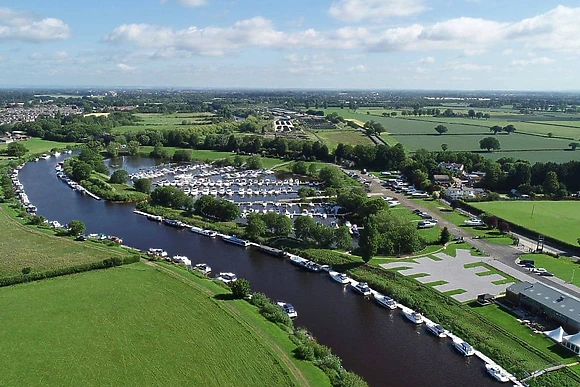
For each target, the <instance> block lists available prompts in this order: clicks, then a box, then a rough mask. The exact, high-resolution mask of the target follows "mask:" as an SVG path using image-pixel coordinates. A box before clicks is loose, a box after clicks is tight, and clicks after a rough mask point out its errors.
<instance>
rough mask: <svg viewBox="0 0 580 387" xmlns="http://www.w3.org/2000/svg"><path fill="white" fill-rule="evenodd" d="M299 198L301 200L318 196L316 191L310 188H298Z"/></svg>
mask: <svg viewBox="0 0 580 387" xmlns="http://www.w3.org/2000/svg"><path fill="white" fill-rule="evenodd" d="M298 196H299V197H300V198H301V199H304V198H309V197H312V196H316V190H315V189H314V188H310V187H300V188H298Z"/></svg>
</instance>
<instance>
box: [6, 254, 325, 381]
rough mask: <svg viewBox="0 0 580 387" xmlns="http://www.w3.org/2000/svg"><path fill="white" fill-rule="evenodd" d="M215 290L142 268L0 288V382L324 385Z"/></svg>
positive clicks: (248, 312) (262, 324)
mask: <svg viewBox="0 0 580 387" xmlns="http://www.w3.org/2000/svg"><path fill="white" fill-rule="evenodd" d="M199 281H205V282H207V281H206V280H199ZM208 286H209V285H208ZM216 289H219V288H217V287H214V288H212V290H216ZM218 292H219V290H218ZM222 292H223V290H222ZM213 294H214V293H213V291H208V290H207V287H204V286H203V285H200V284H199V283H196V282H195V281H193V280H186V279H178V278H176V277H174V276H173V275H171V274H169V273H166V272H163V271H161V270H160V269H157V268H155V267H150V266H147V265H145V264H142V263H137V264H133V265H128V266H124V267H119V268H114V269H108V270H98V271H92V272H87V273H82V274H76V275H72V276H66V277H58V278H53V279H49V280H44V281H39V282H34V283H28V284H23V285H17V286H12V287H6V288H2V289H0V308H2V310H4V311H9V313H6V314H5V315H4V317H3V321H2V325H3V326H2V331H1V332H0V341H1V342H2V343H3V345H4V350H3V351H2V354H1V355H0V367H1V368H2V372H0V384H2V385H99V386H100V385H174V386H177V385H206V386H239V385H246V386H250V385H251V386H288V385H302V384H304V383H305V382H306V383H307V384H308V383H311V384H315V383H316V384H323V385H324V384H328V382H326V383H324V380H325V379H324V377H323V375H322V376H321V373H320V372H317V370H315V369H313V367H314V366H312V365H310V364H307V363H303V362H298V361H296V360H294V359H292V358H291V355H290V354H289V353H287V351H286V348H290V347H291V343H290V341H289V339H288V337H287V336H285V334H284V333H283V332H282V331H281V330H279V329H278V328H277V327H275V326H274V325H273V324H270V323H268V322H267V321H266V320H264V319H263V318H261V317H260V316H258V315H257V312H256V311H255V309H253V308H251V307H250V306H249V305H248V304H247V303H246V302H245V301H223V300H222V301H220V300H217V299H216V298H215V297H213ZM268 325H270V327H267V326H268ZM272 327H274V328H276V329H278V333H273V332H274V331H273V330H271V328H272ZM263 328H264V330H263ZM278 340H282V341H284V342H283V343H282V344H281V346H275V347H274V346H272V344H274V345H276V344H277V341H278ZM300 370H304V372H301V371H300ZM307 375H308V376H309V375H315V376H316V379H315V380H312V379H309V378H308V377H307ZM321 382H322V383H321Z"/></svg>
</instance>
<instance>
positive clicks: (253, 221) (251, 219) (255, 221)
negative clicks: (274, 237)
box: [246, 214, 268, 239]
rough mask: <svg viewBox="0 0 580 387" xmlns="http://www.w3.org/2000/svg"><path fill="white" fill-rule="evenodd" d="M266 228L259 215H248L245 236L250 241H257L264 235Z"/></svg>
mask: <svg viewBox="0 0 580 387" xmlns="http://www.w3.org/2000/svg"><path fill="white" fill-rule="evenodd" d="M267 231H268V227H266V222H264V220H263V219H262V216H260V214H250V215H248V224H247V225H246V234H247V235H248V237H249V238H250V239H257V238H259V237H261V236H263V235H265V234H266V232H267Z"/></svg>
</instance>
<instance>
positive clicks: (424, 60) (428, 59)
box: [419, 56, 435, 63]
mask: <svg viewBox="0 0 580 387" xmlns="http://www.w3.org/2000/svg"><path fill="white" fill-rule="evenodd" d="M419 63H435V58H433V57H432V56H427V57H425V58H421V59H419Z"/></svg>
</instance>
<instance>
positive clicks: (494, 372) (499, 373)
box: [485, 364, 510, 383]
mask: <svg viewBox="0 0 580 387" xmlns="http://www.w3.org/2000/svg"><path fill="white" fill-rule="evenodd" d="M485 368H486V370H487V373H488V374H490V375H491V376H492V377H493V378H494V379H495V380H497V381H498V382H501V383H506V382H509V381H510V378H509V374H508V373H507V372H506V371H505V370H503V369H502V368H501V367H499V366H497V365H493V364H486V365H485Z"/></svg>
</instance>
